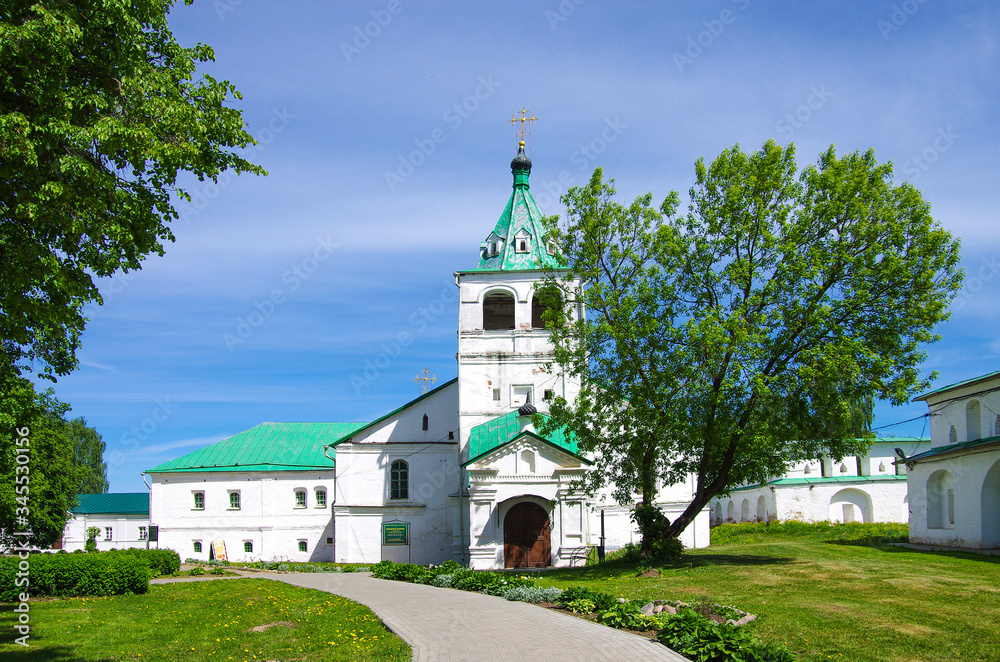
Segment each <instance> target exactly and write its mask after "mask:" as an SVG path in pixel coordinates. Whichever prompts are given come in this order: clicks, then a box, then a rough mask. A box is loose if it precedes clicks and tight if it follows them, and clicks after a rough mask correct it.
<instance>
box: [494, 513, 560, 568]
mask: <svg viewBox="0 0 1000 662" xmlns="http://www.w3.org/2000/svg"><path fill="white" fill-rule="evenodd" d="M551 556H552V544H551V540H550V526H549V516H548V515H546V514H545V510H543V509H542V508H541V506H538V505H536V504H533V503H519V504H517V505H516V506H514V507H513V508H511V509H510V510H509V511H507V516H506V517H504V519H503V566H504V567H505V568H544V567H546V566H548V565H549V563H550V562H551Z"/></svg>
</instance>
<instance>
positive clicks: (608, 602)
mask: <svg viewBox="0 0 1000 662" xmlns="http://www.w3.org/2000/svg"><path fill="white" fill-rule="evenodd" d="M580 599H584V600H589V601H590V602H592V603H594V607H595V608H596V609H598V610H605V609H611V608H612V607H614V606H615V605H616V604H618V598H616V597H615V596H613V595H611V594H610V593H602V592H601V591H592V590H591V589H589V588H586V587H584V586H570V587H569V588H568V589H566V590H565V591H563V592H562V593H561V594H560V595H559V597H558V598H556V601H557V602H559V604H561V605H563V606H566V605H568V604H569V603H570V602H572V601H573V600H580Z"/></svg>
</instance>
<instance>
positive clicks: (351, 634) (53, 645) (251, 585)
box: [0, 579, 411, 662]
mask: <svg viewBox="0 0 1000 662" xmlns="http://www.w3.org/2000/svg"><path fill="white" fill-rule="evenodd" d="M12 609H13V605H0V632H2V634H0V658H6V657H11V658H12V659H13V654H14V653H17V654H18V657H17V659H18V660H22V661H24V662H41V661H43V660H44V661H46V662H77V661H83V660H87V661H88V662H110V661H112V660H169V661H177V660H185V661H187V660H190V661H192V662H194V661H198V662H204V661H206V660H207V661H211V660H223V661H229V660H236V661H242V660H247V661H250V662H252V661H254V660H257V661H259V662H264V661H265V660H273V661H280V662H286V661H291V660H324V661H326V660H330V661H340V660H343V661H345V662H354V661H356V660H386V661H397V660H398V661H403V660H409V659H410V658H411V652H410V647H409V646H408V645H407V644H406V643H405V642H404V641H403V640H402V639H400V638H399V637H397V636H396V635H395V634H393V633H391V632H389V631H388V630H386V629H385V627H384V626H383V625H382V623H381V622H380V621H379V619H378V618H377V617H376V616H375V615H374V614H373V613H372V612H371V610H369V609H368V608H367V607H364V606H362V605H359V604H357V603H355V602H351V601H350V600H347V599H345V598H341V597H338V596H336V595H331V594H329V593H324V592H322V591H315V590H312V589H306V588H300V587H297V586H290V585H288V584H283V583H281V582H275V581H270V580H266V579H227V580H225V581H213V582H181V583H176V584H159V585H155V584H154V585H152V586H150V587H149V593H148V594H146V595H127V596H110V597H101V598H61V599H52V600H37V601H32V602H31V612H30V613H31V625H32V626H33V627H32V632H31V638H30V639H29V640H28V641H29V644H30V647H29V648H24V647H22V646H19V645H16V644H14V643H13V640H14V637H15V636H17V634H16V632H15V631H14V629H13V625H14V622H15V619H14V616H15V615H14V613H13V612H12ZM268 624H276V625H272V626H271V627H268V628H266V629H264V630H263V631H261V632H253V631H251V628H254V627H257V626H267V625H268Z"/></svg>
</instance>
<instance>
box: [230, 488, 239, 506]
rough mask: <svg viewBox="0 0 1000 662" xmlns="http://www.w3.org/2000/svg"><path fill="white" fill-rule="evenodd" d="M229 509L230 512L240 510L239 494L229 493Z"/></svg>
mask: <svg viewBox="0 0 1000 662" xmlns="http://www.w3.org/2000/svg"><path fill="white" fill-rule="evenodd" d="M229 508H230V510H239V509H240V493H239V492H230V493H229Z"/></svg>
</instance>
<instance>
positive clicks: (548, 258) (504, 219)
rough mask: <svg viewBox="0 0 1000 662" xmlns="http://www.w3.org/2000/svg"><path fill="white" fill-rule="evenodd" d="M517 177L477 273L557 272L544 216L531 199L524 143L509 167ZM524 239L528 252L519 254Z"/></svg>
mask: <svg viewBox="0 0 1000 662" xmlns="http://www.w3.org/2000/svg"><path fill="white" fill-rule="evenodd" d="M510 169H511V172H512V173H513V174H514V191H513V192H512V193H511V194H510V199H509V200H508V201H507V206H506V207H505V208H504V210H503V213H502V214H501V215H500V220H499V221H497V224H496V227H494V228H493V232H491V233H490V234H489V236H487V238H486V241H485V242H484V243H483V248H482V249H481V252H480V259H479V264H478V265H477V266H476V267H475V268H474V269H469V270H468V271H466V272H462V273H468V272H474V271H537V270H540V269H543V268H545V267H549V268H553V269H558V268H560V266H561V265H560V264H559V261H558V260H557V259H556V258H555V257H554V256H552V255H549V253H548V249H547V246H546V241H545V229H544V226H543V225H542V213H541V212H540V211H539V210H538V204H537V203H536V202H535V199H534V198H533V197H532V196H531V190H530V189H529V187H528V175H529V174H530V173H531V159H529V158H528V157H527V156H525V154H524V144H523V143H522V144H521V146H520V148H519V150H518V153H517V156H515V157H514V160H513V161H511V164H510ZM522 237H525V238H526V243H525V247H526V249H527V250H525V251H523V252H522V251H520V250H519V249H520V243H519V241H518V240H519V239H520V238H522ZM494 239H498V240H499V244H498V247H499V250H498V251H497V252H496V253H495V254H494V253H493V252H492V250H491V246H492V244H493V241H492V240H494Z"/></svg>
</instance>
